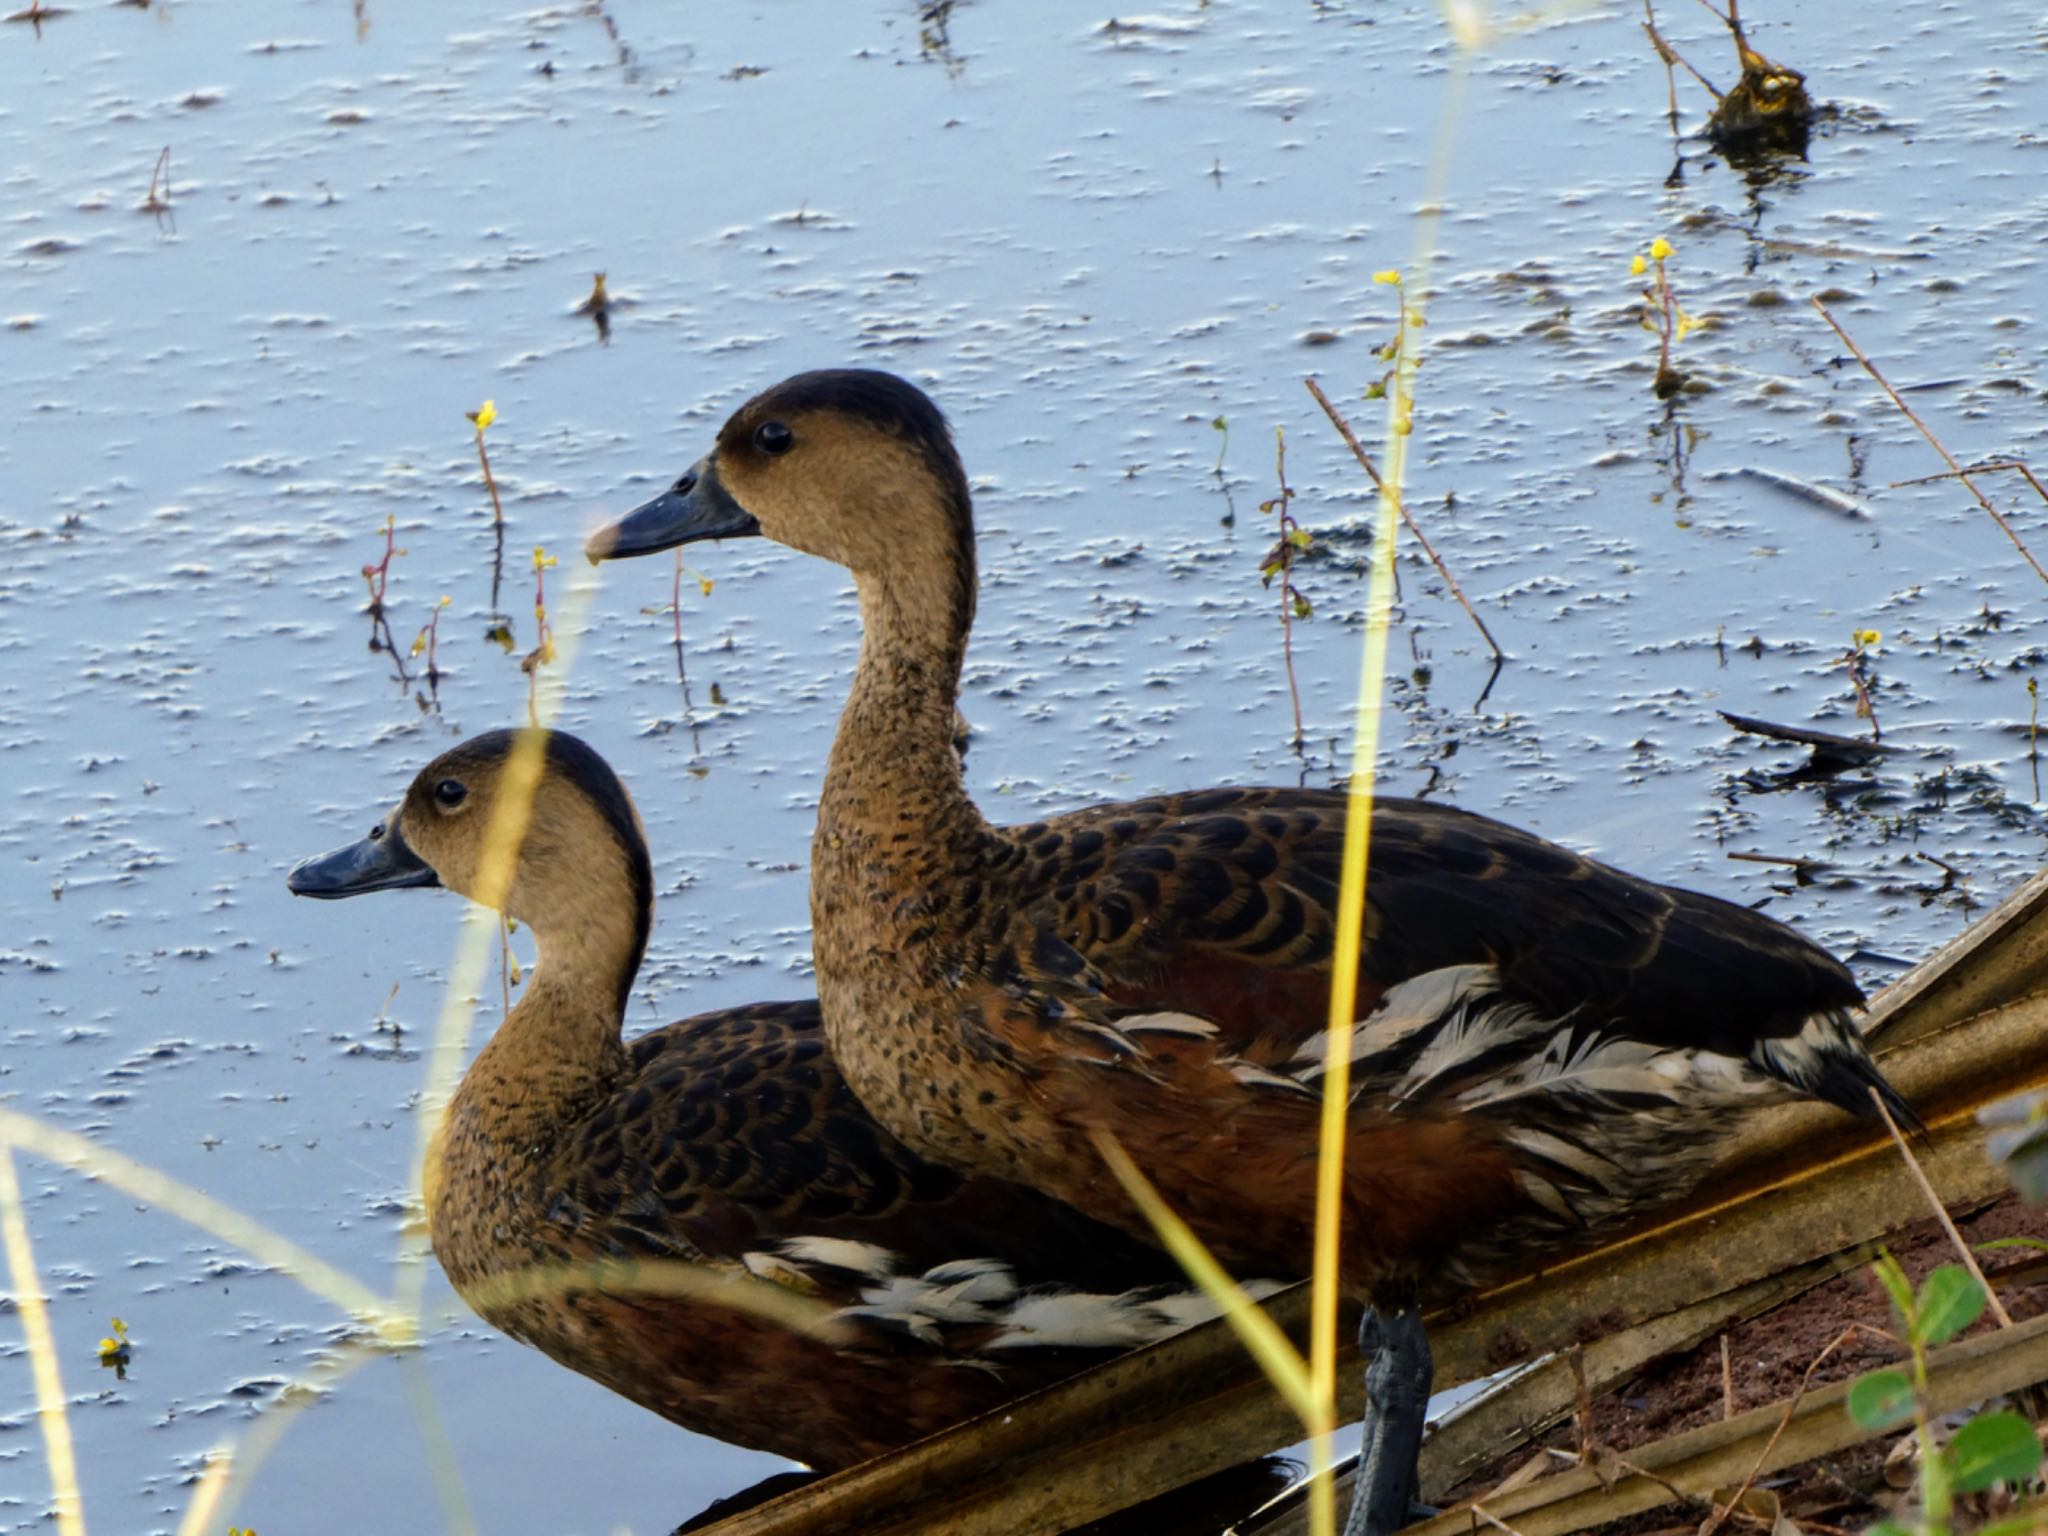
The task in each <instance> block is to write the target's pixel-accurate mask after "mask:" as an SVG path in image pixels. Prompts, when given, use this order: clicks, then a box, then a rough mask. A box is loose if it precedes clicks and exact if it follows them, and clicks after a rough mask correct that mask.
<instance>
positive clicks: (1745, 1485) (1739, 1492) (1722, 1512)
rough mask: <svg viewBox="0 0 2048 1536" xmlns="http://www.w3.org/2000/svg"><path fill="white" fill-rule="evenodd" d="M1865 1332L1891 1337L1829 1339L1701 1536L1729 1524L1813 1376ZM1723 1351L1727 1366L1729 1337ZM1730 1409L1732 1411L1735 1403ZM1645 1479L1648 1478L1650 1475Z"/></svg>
mask: <svg viewBox="0 0 2048 1536" xmlns="http://www.w3.org/2000/svg"><path fill="white" fill-rule="evenodd" d="M1863 1332H1876V1333H1879V1336H1880V1337H1882V1338H1887V1339H1888V1338H1889V1337H1890V1335H1889V1334H1884V1333H1882V1332H1881V1331H1880V1330H1876V1329H1869V1328H1867V1327H1866V1325H1865V1324H1862V1323H1851V1324H1850V1325H1849V1326H1848V1327H1847V1328H1844V1329H1843V1330H1842V1331H1841V1332H1840V1333H1838V1334H1836V1335H1835V1336H1834V1338H1832V1339H1830V1340H1829V1341H1828V1343H1827V1346H1826V1347H1825V1348H1824V1349H1822V1350H1821V1352H1820V1353H1819V1354H1817V1355H1815V1356H1814V1357H1813V1359H1812V1360H1810V1361H1808V1362H1807V1366H1806V1370H1805V1372H1804V1373H1803V1374H1802V1375H1801V1376H1800V1378H1799V1386H1798V1388H1797V1389H1796V1390H1795V1391H1794V1392H1793V1394H1792V1395H1791V1396H1790V1397H1788V1398H1786V1399H1785V1411H1784V1413H1783V1414H1781V1415H1780V1416H1779V1418H1778V1427H1777V1428H1776V1429H1774V1430H1772V1431H1771V1437H1770V1438H1769V1439H1768V1440H1766V1441H1765V1442H1764V1447H1763V1449H1762V1450H1760V1451H1758V1452H1757V1453H1756V1462H1755V1464H1754V1465H1753V1466H1751V1467H1750V1469H1749V1475H1748V1476H1746V1477H1744V1478H1743V1480H1742V1482H1741V1484H1740V1485H1739V1486H1737V1488H1736V1490H1735V1491H1734V1492H1733V1493H1732V1494H1730V1495H1729V1496H1728V1502H1727V1503H1726V1504H1725V1505H1723V1504H1720V1503H1716V1504H1715V1505H1714V1512H1713V1513H1712V1514H1711V1515H1709V1516H1708V1517H1707V1518H1706V1520H1705V1521H1704V1522H1703V1523H1702V1524H1701V1526H1700V1528H1699V1533H1698V1536H1714V1532H1716V1531H1717V1530H1719V1529H1720V1528H1721V1526H1722V1525H1723V1524H1725V1523H1726V1521H1727V1519H1728V1517H1729V1516H1730V1515H1732V1514H1734V1513H1735V1506H1736V1505H1738V1504H1740V1503H1741V1502H1742V1500H1743V1496H1744V1495H1745V1494H1747V1493H1748V1492H1749V1490H1750V1489H1751V1488H1752V1487H1754V1486H1755V1484H1756V1480H1757V1478H1758V1477H1759V1476H1761V1475H1762V1473H1763V1469H1764V1463H1765V1462H1767V1461H1769V1460H1770V1456H1771V1452H1772V1451H1774V1450H1776V1449H1777V1448H1778V1442H1779V1441H1780V1440H1782V1439H1783V1438H1784V1436H1785V1430H1786V1428H1787V1427H1788V1426H1789V1425H1790V1424H1791V1423H1792V1415H1793V1413H1794V1412H1795V1411H1796V1410H1797V1409H1798V1407H1799V1401H1800V1399H1801V1398H1803V1397H1805V1396H1806V1392H1807V1389H1808V1388H1809V1387H1811V1386H1812V1385H1813V1373H1814V1372H1815V1371H1817V1370H1819V1369H1820V1368H1821V1364H1822V1362H1823V1361H1825V1360H1826V1359H1827V1358H1828V1356H1829V1355H1832V1354H1833V1353H1834V1352H1835V1351H1836V1350H1838V1349H1840V1348H1841V1347H1842V1346H1843V1345H1844V1344H1846V1343H1848V1342H1849V1341H1850V1340H1851V1339H1853V1338H1855V1337H1856V1336H1857V1334H1859V1333H1863ZM1721 1349H1722V1355H1721V1358H1722V1361H1723V1362H1724V1363H1725V1362H1726V1360H1727V1358H1728V1356H1727V1349H1728V1336H1727V1335H1726V1334H1723V1335H1722V1336H1721ZM1730 1407H1731V1410H1732V1407H1733V1403H1732V1401H1731V1403H1730ZM1734 1416H1735V1415H1734V1413H1733V1412H1732V1411H1731V1412H1730V1413H1729V1414H1728V1415H1727V1417H1728V1418H1733V1417H1734ZM1644 1475H1645V1476H1648V1474H1647V1473H1645V1474H1644ZM1665 1486H1666V1487H1667V1488H1669V1487H1670V1486H1671V1485H1670V1484H1669V1483H1666V1484H1665ZM1672 1491H1673V1492H1674V1493H1675V1492H1677V1490H1676V1489H1673V1490H1672ZM1681 1497H1683V1495H1681Z"/></svg>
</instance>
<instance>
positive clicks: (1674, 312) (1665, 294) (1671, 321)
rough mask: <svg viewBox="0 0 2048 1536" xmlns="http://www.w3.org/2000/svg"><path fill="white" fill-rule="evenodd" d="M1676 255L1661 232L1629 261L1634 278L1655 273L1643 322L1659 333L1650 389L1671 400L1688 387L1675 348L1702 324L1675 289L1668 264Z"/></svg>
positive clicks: (1645, 298)
mask: <svg viewBox="0 0 2048 1536" xmlns="http://www.w3.org/2000/svg"><path fill="white" fill-rule="evenodd" d="M1676 254H1677V252H1676V249H1675V248H1674V247H1673V246H1672V244H1671V242H1670V241H1669V240H1666V239H1665V238H1664V237H1663V236H1662V235H1659V236H1658V237H1657V238H1656V239H1654V240H1652V241H1651V242H1650V249H1649V254H1648V255H1647V256H1644V255H1643V254H1641V253H1638V254H1637V255H1636V257H1635V258H1634V260H1632V261H1630V262H1629V264H1628V270H1629V274H1630V275H1631V276H1632V277H1642V276H1643V275H1645V274H1646V273H1652V272H1654V274H1655V275H1654V276H1653V277H1652V278H1651V280H1650V286H1649V287H1647V288H1645V289H1644V290H1643V314H1642V324H1643V329H1644V330H1646V331H1654V332H1656V335H1657V371H1656V373H1655V374H1654V375H1653V376H1652V377H1651V379H1650V388H1651V390H1652V391H1653V392H1654V393H1655V394H1656V396H1657V398H1658V399H1659V400H1668V399H1670V398H1671V397H1672V396H1673V395H1675V394H1677V393H1678V391H1679V390H1680V389H1681V388H1683V387H1684V385H1685V375H1684V374H1682V373H1680V372H1679V371H1678V370H1677V369H1676V368H1674V367H1673V366H1672V365H1671V348H1672V347H1673V346H1674V345H1675V344H1676V343H1678V342H1681V341H1683V340H1684V339H1685V337H1686V333H1687V332H1688V331H1692V330H1695V329H1697V328H1698V326H1699V325H1700V323H1701V322H1700V321H1698V320H1695V319H1694V318H1693V317H1692V316H1691V315H1688V314H1687V313H1686V312H1685V311H1684V310H1683V309H1681V308H1680V307H1679V304H1678V298H1677V296H1676V295H1675V294H1673V293H1672V291H1671V274H1670V273H1669V272H1667V271H1666V270H1665V268H1664V264H1665V263H1666V262H1667V261H1669V260H1670V259H1671V258H1672V257H1673V256H1674V255H1676Z"/></svg>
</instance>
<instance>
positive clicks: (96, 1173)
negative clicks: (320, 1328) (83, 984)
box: [0, 1109, 413, 1344]
mask: <svg viewBox="0 0 2048 1536" xmlns="http://www.w3.org/2000/svg"><path fill="white" fill-rule="evenodd" d="M0 1145H4V1146H7V1147H12V1148H19V1149H20V1150H21V1151H24V1152H33V1153H34V1154H35V1155H36V1156H37V1157H40V1158H44V1159H46V1160H48V1161H50V1162H53V1163H62V1164H63V1165H64V1166H65V1167H67V1168H71V1169H75V1170H76V1171H77V1172H79V1173H82V1174H85V1175H87V1176H88V1177H90V1178H95V1179H99V1180H101V1181H102V1182H104V1183H107V1184H111V1185H113V1186H114V1188H116V1189H119V1190H123V1191H125V1192H126V1193H128V1194H131V1195H133V1196H135V1198H136V1199H138V1200H141V1201H143V1202H145V1203H146V1204H149V1205H153V1206H155V1207H157V1208H158V1209H159V1210H162V1211H168V1212H169V1213H170V1214H171V1215H173V1216H176V1217H177V1218H179V1220H181V1221H185V1222H189V1223H190V1224H191V1225H193V1226H195V1227H198V1228H199V1229H200V1230H202V1231H205V1232H211V1233H212V1234H213V1235H214V1236H215V1237H218V1238H220V1239H221V1240H222V1241H223V1242H227V1243H232V1244H234V1246H235V1247H237V1248H239V1249H241V1250H242V1251H243V1252H244V1253H246V1254H248V1255H249V1256H250V1257H251V1258H253V1259H255V1260H256V1261H257V1262H258V1263H259V1264H262V1265H263V1266H264V1267H265V1268H268V1269H275V1270H277V1271H278V1272H279V1273H281V1274H284V1275H287V1276H289V1277H290V1278H291V1279H293V1280H296V1281H297V1282H298V1283H299V1284H300V1285H302V1286H304V1287H305V1288H306V1289H307V1290H309V1291H311V1292H312V1293H313V1294H314V1295H316V1296H319V1297H321V1298H322V1299H323V1300H326V1301H331V1302H332V1303H334V1305H335V1306H337V1307H339V1308H341V1310H342V1311H344V1312H348V1313H352V1314H353V1315H354V1316H355V1317H356V1318H357V1319H358V1320H359V1321H361V1322H362V1323H364V1324H365V1325H367V1326H368V1327H370V1328H372V1329H375V1330H376V1332H377V1333H378V1335H379V1336H380V1337H381V1338H382V1339H384V1341H385V1342H387V1343H391V1344H406V1343H410V1342H412V1338H413V1330H412V1328H411V1325H410V1324H409V1323H408V1322H407V1321H406V1320H405V1319H404V1318H401V1317H399V1316H398V1315H396V1314H395V1313H394V1312H393V1311H392V1308H391V1304H390V1303H389V1302H387V1301H386V1300H385V1299H384V1298H383V1297H382V1296H379V1295H378V1294H377V1293H376V1292H375V1291H373V1290H371V1289H370V1288H369V1287H368V1286H367V1285H364V1284H363V1282H362V1281H360V1280H358V1279H356V1277H355V1276H353V1275H351V1274H347V1273H345V1272H343V1271H342V1270H339V1269H336V1268H335V1267H334V1266H333V1265H332V1264H329V1263H328V1262H327V1261H326V1260H325V1259H321V1258H316V1257H314V1255H312V1254H311V1253H308V1252H307V1251H306V1250H305V1249H303V1248H301V1247H300V1246H299V1245H298V1244H296V1243H294V1242H293V1241H292V1240H291V1239H290V1238H287V1237H283V1236H280V1235H279V1234H278V1233H276V1232H273V1231H271V1230H270V1228H268V1227H266V1226H264V1225H263V1224H262V1223H261V1222H259V1221H257V1220H256V1219H255V1218H254V1217H251V1216H245V1215H243V1214H242V1213H241V1212H240V1211H238V1210H236V1209H235V1208H234V1207H233V1206H231V1205H229V1204H227V1203H226V1202H225V1201H222V1200H217V1199H215V1198H214V1197H213V1196H212V1195H208V1194H202V1193H201V1192H200V1191H198V1190H196V1189H194V1188H193V1187H192V1186H191V1185H189V1184H183V1183H180V1182H179V1181H178V1180H176V1179H174V1178H172V1177H171V1176H170V1175H169V1174H167V1173H159V1172H158V1171H157V1170H156V1169H154V1168H151V1167H149V1166H148V1165H146V1164H144V1163H138V1162H137V1161H135V1159H134V1158H132V1157H128V1156H126V1155H125V1154H123V1153H120V1152H116V1151H114V1150H113V1149H112V1148H111V1147H103V1146H101V1145H100V1144H99V1143H98V1142H94V1141H88V1140H87V1139H86V1138H85V1137H83V1136H80V1135H77V1134H75V1133H74V1132H71V1131H66V1130H61V1129H59V1128H58V1127H56V1126H54V1125H50V1124H48V1123H46V1122H45V1121H42V1120H38V1119H36V1118H35V1117H34V1116H33V1115H24V1114H22V1113H21V1112H20V1111H19V1110H12V1109H0Z"/></svg>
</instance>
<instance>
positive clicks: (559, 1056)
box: [450, 913, 645, 1157]
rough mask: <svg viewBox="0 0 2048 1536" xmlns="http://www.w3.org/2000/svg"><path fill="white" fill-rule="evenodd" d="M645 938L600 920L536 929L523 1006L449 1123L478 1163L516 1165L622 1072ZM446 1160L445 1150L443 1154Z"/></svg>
mask: <svg viewBox="0 0 2048 1536" xmlns="http://www.w3.org/2000/svg"><path fill="white" fill-rule="evenodd" d="M644 934H645V929H644V927H641V926H639V925H637V924H634V923H631V922H629V921H627V922H619V921H612V922H608V921H606V920H605V915H604V914H601V913H593V914H591V915H590V916H589V918H588V919H587V920H586V921H583V922H575V923H563V924H560V925H548V924H536V925H535V927H534V939H535V943H536V945H537V946H538V949H539V955H540V958H539V963H538V964H537V965H535V967H534V969H533V971H532V973H531V977H530V979H529V980H528V982H527V984H526V992H525V995H524V996H522V997H521V998H520V999H519V1001H518V1003H517V1004H516V1005H515V1006H514V1007H513V1009H512V1011H511V1012H510V1013H508V1014H507V1015H506V1016H505V1019H504V1022H503V1023H501V1024H500V1025H499V1026H498V1028H497V1032H496V1033H495V1034H493V1035H492V1037H491V1039H490V1042H489V1043H488V1044H487V1045H486V1046H485V1047H484V1048H483V1050H482V1052H480V1053H479V1054H478V1056H477V1059H476V1061H475V1062H474V1063H473V1064H472V1065H471V1067H470V1069H469V1072H468V1073H467V1074H466V1075H465V1076H464V1078H463V1080H462V1086H461V1088H460V1089H459V1090H458V1091H457V1093H456V1099H455V1111H456V1113H455V1118H454V1120H453V1122H452V1124H453V1125H455V1126H456V1127H457V1128H458V1129H459V1131H460V1133H461V1134H462V1135H463V1136H464V1137H465V1138H466V1139H467V1140H468V1141H469V1142H470V1143H471V1145H472V1149H473V1150H474V1151H476V1152H478V1153H481V1154H483V1155H486V1156H494V1157H495V1156H500V1155H511V1156H519V1155H523V1154H525V1153H526V1152H528V1151H529V1150H531V1149H533V1148H535V1147H536V1146H539V1145H541V1144H543V1143H544V1142H545V1141H546V1140H547V1138H548V1136H549V1134H550V1128H552V1127H556V1126H560V1125H563V1124H567V1123H571V1121H572V1119H573V1117H574V1115H575V1113H576V1111H577V1110H578V1109H579V1107H580V1106H582V1105H584V1104H586V1103H588V1102H589V1101H591V1100H592V1099H594V1098H598V1097H601V1096H603V1095H605V1094H608V1093H610V1092H612V1091H613V1090H614V1089H615V1087H616V1086H617V1084H618V1082H619V1079H620V1077H621V1076H622V1074H623V1073H624V1072H625V1070H626V1061H627V1058H626V1050H625V1046H624V1044H623V1043H622V1042H621V1041H620V1038H619V1028H620V1025H621V1023H622V1021H623V1016H624V1014H623V1009H624V998H625V996H626V991H627V989H628V987H630V985H631V983H632V978H633V975H634V973H635V972H636V971H637V970H638V969H639V963H640V949H641V947H642V945H643V944H644V942H645V939H644ZM450 1150H451V1154H452V1153H453V1152H454V1150H455V1149H454V1148H453V1147H452V1146H451V1149H450Z"/></svg>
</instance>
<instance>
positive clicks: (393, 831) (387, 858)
mask: <svg viewBox="0 0 2048 1536" xmlns="http://www.w3.org/2000/svg"><path fill="white" fill-rule="evenodd" d="M284 883H285V886H286V888H287V889H289V890H290V891H291V893H292V894H293V895H294V896H316V897H318V898H319V899H320V900H322V901H337V900H339V899H340V898H341V897H343V896H366V895H368V894H369V893H370V892H371V891H405V890H413V889H416V888H418V887H422V886H437V885H439V884H440V883H441V880H440V877H439V876H438V875H436V874H435V873H434V868H433V866H432V865H431V864H429V863H427V861H426V860H425V859H422V858H421V857H420V856H419V855H418V854H416V853H414V852H413V851H412V846H411V844H409V843H407V842H406V840H405V834H404V833H402V832H400V831H399V830H398V828H397V826H396V825H395V824H390V823H387V824H386V825H385V826H384V827H383V828H382V829H381V830H380V834H379V835H377V836H373V837H366V838H363V839H361V840H360V841H357V842H353V843H350V844H349V845H348V846H347V847H346V848H337V849H335V850H334V851H333V852H332V853H318V854H315V855H314V856H313V857H312V858H310V859H301V860H300V861H299V862H298V863H296V864H294V865H293V866H292V867H291V870H290V872H289V873H287V874H286V875H285V877H284Z"/></svg>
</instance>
